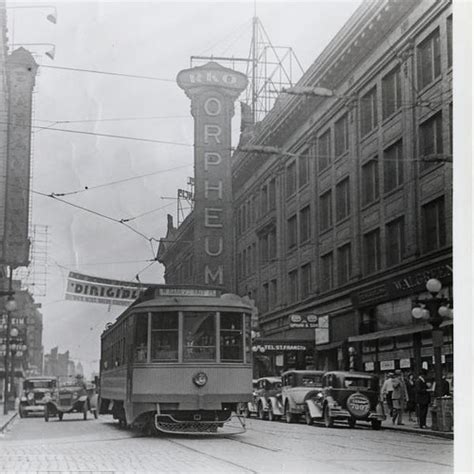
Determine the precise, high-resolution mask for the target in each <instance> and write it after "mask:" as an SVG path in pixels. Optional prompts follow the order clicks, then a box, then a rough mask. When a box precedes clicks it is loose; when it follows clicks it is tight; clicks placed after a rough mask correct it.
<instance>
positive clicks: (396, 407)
mask: <svg viewBox="0 0 474 474" xmlns="http://www.w3.org/2000/svg"><path fill="white" fill-rule="evenodd" d="M392 389H393V390H392V404H393V410H392V421H393V424H395V422H397V425H403V424H404V423H403V410H404V409H405V405H406V402H407V400H408V391H407V386H406V384H405V380H404V379H403V374H402V371H401V370H400V369H397V370H396V371H395V377H394V378H393V379H392Z"/></svg>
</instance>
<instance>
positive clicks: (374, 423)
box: [370, 420, 382, 430]
mask: <svg viewBox="0 0 474 474" xmlns="http://www.w3.org/2000/svg"><path fill="white" fill-rule="evenodd" d="M370 423H371V425H372V429H373V430H379V429H380V428H382V422H381V421H380V420H372V421H371V422H370Z"/></svg>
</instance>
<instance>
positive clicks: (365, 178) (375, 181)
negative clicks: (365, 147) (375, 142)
mask: <svg viewBox="0 0 474 474" xmlns="http://www.w3.org/2000/svg"><path fill="white" fill-rule="evenodd" d="M378 197H379V167H378V159H377V158H376V157H375V158H373V159H371V160H369V161H368V162H367V163H365V164H364V165H363V166H362V205H363V206H365V205H367V204H370V203H371V202H373V201H375V200H376V199H378Z"/></svg>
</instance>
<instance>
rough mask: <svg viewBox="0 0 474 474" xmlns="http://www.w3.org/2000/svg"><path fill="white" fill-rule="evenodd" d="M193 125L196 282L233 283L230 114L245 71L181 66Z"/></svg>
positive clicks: (180, 81) (215, 66) (242, 86)
mask: <svg viewBox="0 0 474 474" xmlns="http://www.w3.org/2000/svg"><path fill="white" fill-rule="evenodd" d="M177 82H178V85H179V86H180V87H181V88H182V89H184V91H185V92H186V95H187V96H188V97H189V98H190V99H191V112H192V115H193V117H194V121H195V124H194V131H195V140H194V143H195V149H194V162H195V167H194V169H195V171H194V172H195V176H194V184H195V191H194V211H193V214H194V257H195V270H196V272H198V273H197V275H198V276H197V280H198V282H204V283H205V284H218V285H225V286H230V283H231V282H230V278H231V259H232V248H231V247H230V245H231V242H232V209H231V199H232V195H231V168H230V156H231V119H232V116H233V115H234V101H235V100H236V99H237V97H238V96H239V95H240V93H241V92H242V91H243V90H244V89H245V87H246V86H247V78H246V76H244V75H243V74H241V73H238V72H235V71H233V70H231V69H226V68H224V67H222V66H220V65H219V64H217V63H215V62H210V63H208V64H206V65H204V66H200V67H196V68H193V69H187V70H184V71H181V72H180V73H179V74H178V78H177Z"/></svg>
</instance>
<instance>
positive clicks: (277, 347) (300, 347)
mask: <svg viewBox="0 0 474 474" xmlns="http://www.w3.org/2000/svg"><path fill="white" fill-rule="evenodd" d="M306 350H308V346H306V344H291V343H281V344H270V343H269V344H265V343H262V344H256V345H254V346H252V351H253V352H266V351H283V352H284V351H306Z"/></svg>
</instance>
